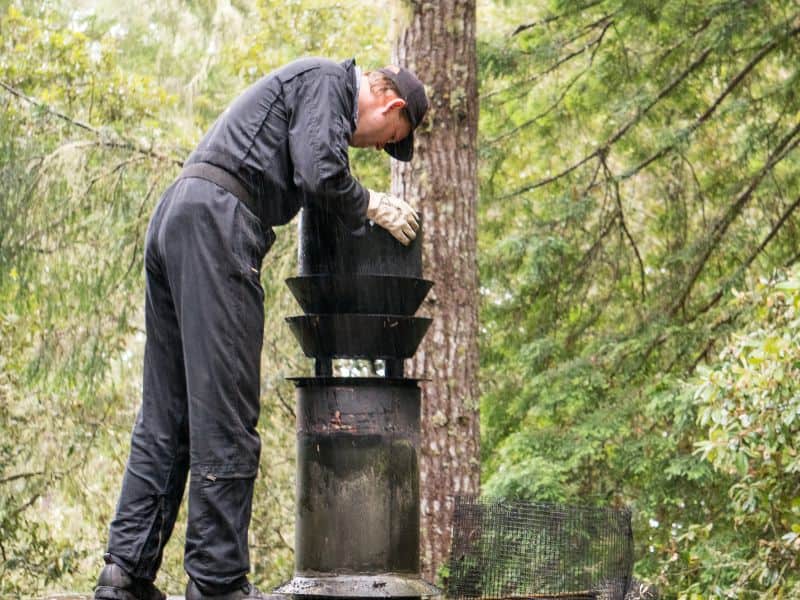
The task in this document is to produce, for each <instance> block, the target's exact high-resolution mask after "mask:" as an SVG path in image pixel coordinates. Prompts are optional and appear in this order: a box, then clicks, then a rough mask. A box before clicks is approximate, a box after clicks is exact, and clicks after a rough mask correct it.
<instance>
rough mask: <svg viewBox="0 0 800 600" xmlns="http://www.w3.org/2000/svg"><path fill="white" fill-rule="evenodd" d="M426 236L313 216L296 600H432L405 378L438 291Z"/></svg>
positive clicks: (307, 222) (306, 274) (412, 398)
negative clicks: (342, 372)
mask: <svg viewBox="0 0 800 600" xmlns="http://www.w3.org/2000/svg"><path fill="white" fill-rule="evenodd" d="M420 243H421V239H420V237H418V239H417V240H416V241H415V242H413V243H412V244H411V245H410V246H408V247H404V246H402V245H400V244H399V243H398V242H396V241H395V240H394V239H393V238H392V237H391V236H390V235H389V234H388V233H387V232H386V231H384V230H383V229H381V228H379V227H376V226H374V225H371V224H370V225H368V226H367V227H366V230H365V231H364V232H362V235H360V236H354V235H352V234H351V233H350V232H348V231H346V230H345V229H344V227H343V226H342V225H341V224H340V223H338V221H337V220H336V219H335V217H333V216H330V215H328V214H327V213H324V212H322V211H314V210H309V209H304V210H303V213H302V215H301V219H300V249H299V254H300V256H299V258H300V260H299V263H300V269H299V270H300V275H299V276H298V277H295V278H291V279H290V280H288V282H287V283H288V284H289V287H290V288H291V289H292V292H293V293H294V294H295V297H296V298H297V299H298V302H299V303H300V304H301V307H302V308H303V309H304V310H305V311H306V313H307V314H306V315H304V316H303V317H292V318H290V319H287V321H289V324H290V327H291V328H292V331H293V333H294V334H295V336H296V337H297V338H298V341H300V343H301V345H302V346H303V350H304V351H305V353H306V354H307V355H308V356H309V357H312V358H314V359H315V360H316V370H315V375H316V376H314V377H296V378H292V379H293V381H294V383H295V386H296V416H297V491H296V503H297V505H296V526H295V575H294V578H293V579H292V580H291V581H290V582H288V583H287V584H285V585H283V586H282V587H280V588H279V589H278V590H277V592H278V593H282V594H291V595H293V596H295V597H297V598H308V599H309V600H310V599H312V598H314V599H317V600H319V599H320V598H371V597H391V598H408V599H410V598H427V597H430V596H434V595H438V594H439V591H438V590H437V588H435V587H434V586H432V585H430V584H428V583H427V582H425V581H423V580H422V578H421V577H420V556H419V459H418V453H419V436H420V423H419V419H420V388H419V380H417V379H410V378H405V377H403V359H404V358H408V357H409V356H411V355H413V353H414V351H415V350H416V347H417V345H418V344H419V342H420V341H421V339H422V336H423V335H424V331H425V329H427V325H428V324H429V322H430V320H429V319H423V318H420V317H415V316H414V312H416V310H417V308H418V307H419V305H420V303H421V302H422V300H423V298H424V297H425V294H426V293H427V292H428V290H429V289H430V286H431V285H432V283H431V282H429V281H426V280H424V279H422V278H421V271H422V265H421V252H420ZM347 357H361V358H368V359H375V358H382V359H384V360H385V361H386V366H385V371H384V376H383V377H377V376H376V377H341V376H339V377H334V376H333V370H332V368H331V360H332V359H333V358H347Z"/></svg>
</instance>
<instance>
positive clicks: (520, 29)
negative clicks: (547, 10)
mask: <svg viewBox="0 0 800 600" xmlns="http://www.w3.org/2000/svg"><path fill="white" fill-rule="evenodd" d="M603 2H605V0H592V1H591V2H587V3H586V4H584V5H583V6H576V7H575V8H574V9H573V10H571V11H567V12H564V13H559V14H557V15H550V16H548V17H545V18H544V19H541V20H540V21H534V22H533V23H526V24H524V25H519V26H518V27H517V28H516V29H515V30H514V31H513V32H512V33H511V35H510V36H509V37H514V36H515V35H517V34H520V33H522V32H523V31H527V30H528V29H533V28H534V27H539V26H540V25H547V24H548V23H552V22H554V21H558V20H559V19H562V18H564V17H568V16H571V15H574V14H577V13H579V12H581V11H584V10H586V9H587V8H592V7H593V6H597V5H598V4H602V3H603Z"/></svg>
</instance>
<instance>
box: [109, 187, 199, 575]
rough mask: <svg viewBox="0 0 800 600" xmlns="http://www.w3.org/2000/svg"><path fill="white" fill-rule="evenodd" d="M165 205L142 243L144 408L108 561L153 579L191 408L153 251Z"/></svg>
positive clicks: (171, 512) (185, 464) (171, 311)
mask: <svg viewBox="0 0 800 600" xmlns="http://www.w3.org/2000/svg"><path fill="white" fill-rule="evenodd" d="M167 203H168V199H167V200H162V202H161V203H160V204H159V207H158V209H157V210H156V213H155V214H154V216H153V219H152V220H151V223H150V227H149V228H148V233H147V239H146V241H145V266H146V269H145V272H146V296H145V329H146V333H147V340H146V343H145V353H144V373H143V388H142V405H141V408H140V410H139V413H138V415H137V418H136V423H135V425H134V428H133V434H132V436H131V451H130V456H129V458H128V463H127V467H126V469H125V475H124V477H123V482H122V491H121V493H120V497H119V502H118V504H117V512H116V515H115V517H114V519H113V521H112V523H111V527H110V532H109V543H108V553H107V554H106V561H108V562H114V563H116V564H118V565H119V566H121V567H122V568H123V569H124V570H125V571H127V572H128V573H130V574H132V575H134V576H136V577H142V578H145V579H149V580H153V579H155V576H156V572H157V571H158V568H159V566H160V565H161V560H162V556H163V551H164V546H165V544H166V543H167V541H168V540H169V537H170V535H171V534H172V530H173V528H174V525H175V519H176V517H177V514H178V510H179V508H180V504H181V499H182V497H183V492H184V489H185V487H186V477H187V473H188V470H189V429H188V423H189V421H188V406H187V402H186V381H185V374H184V362H183V351H182V343H181V333H180V328H179V326H178V318H177V314H176V311H175V306H174V303H173V301H172V294H171V290H170V287H169V284H168V282H167V279H166V276H165V273H164V272H163V265H162V264H161V261H160V258H159V256H158V252H157V249H156V247H155V243H154V242H155V236H156V233H157V231H158V226H159V222H160V217H161V214H162V213H163V211H164V208H165V204H167Z"/></svg>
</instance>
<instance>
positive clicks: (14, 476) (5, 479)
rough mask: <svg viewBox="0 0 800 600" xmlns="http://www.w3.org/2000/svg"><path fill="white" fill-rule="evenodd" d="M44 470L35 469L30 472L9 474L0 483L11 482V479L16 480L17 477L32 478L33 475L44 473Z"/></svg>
mask: <svg viewBox="0 0 800 600" xmlns="http://www.w3.org/2000/svg"><path fill="white" fill-rule="evenodd" d="M44 474H45V472H44V471H33V472H30V473H15V474H14V475H9V476H8V477H3V478H2V479H0V485H2V484H4V483H9V482H11V481H16V480H17V479H30V478H31V477H38V476H39V475H44Z"/></svg>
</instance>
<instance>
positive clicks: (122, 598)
mask: <svg viewBox="0 0 800 600" xmlns="http://www.w3.org/2000/svg"><path fill="white" fill-rule="evenodd" d="M94 600H142V599H141V598H139V596H136V595H134V594H133V592H129V591H128V590H123V589H122V588H118V587H113V586H110V585H98V586H97V587H96V588H95V589H94Z"/></svg>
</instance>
